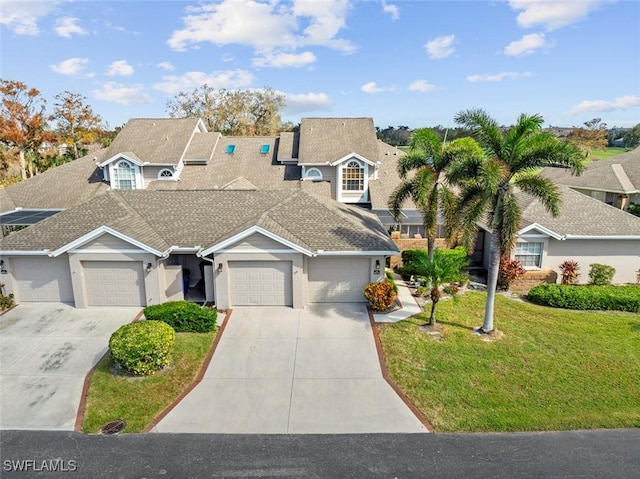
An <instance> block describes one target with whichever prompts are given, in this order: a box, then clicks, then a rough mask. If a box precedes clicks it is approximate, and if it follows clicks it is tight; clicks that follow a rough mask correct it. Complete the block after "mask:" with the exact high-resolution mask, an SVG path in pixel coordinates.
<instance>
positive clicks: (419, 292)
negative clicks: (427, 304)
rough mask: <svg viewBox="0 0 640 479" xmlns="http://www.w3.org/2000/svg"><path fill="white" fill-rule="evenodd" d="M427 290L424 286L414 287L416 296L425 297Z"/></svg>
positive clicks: (427, 293)
mask: <svg viewBox="0 0 640 479" xmlns="http://www.w3.org/2000/svg"><path fill="white" fill-rule="evenodd" d="M429 292H430V290H429V288H427V287H426V286H419V287H418V288H416V296H418V297H420V298H426V297H427V296H428V295H429Z"/></svg>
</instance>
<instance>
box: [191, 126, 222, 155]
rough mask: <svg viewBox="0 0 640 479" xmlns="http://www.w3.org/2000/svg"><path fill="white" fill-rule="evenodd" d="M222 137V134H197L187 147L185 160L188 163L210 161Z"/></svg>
mask: <svg viewBox="0 0 640 479" xmlns="http://www.w3.org/2000/svg"><path fill="white" fill-rule="evenodd" d="M220 137H221V135H220V133H200V132H198V133H195V134H194V135H193V138H191V142H190V143H189V146H188V147H187V152H186V153H185V154H184V159H185V160H187V161H188V160H192V161H193V160H200V161H203V160H204V161H209V160H210V159H211V155H213V149H214V148H215V146H216V142H217V141H218V140H219V139H220Z"/></svg>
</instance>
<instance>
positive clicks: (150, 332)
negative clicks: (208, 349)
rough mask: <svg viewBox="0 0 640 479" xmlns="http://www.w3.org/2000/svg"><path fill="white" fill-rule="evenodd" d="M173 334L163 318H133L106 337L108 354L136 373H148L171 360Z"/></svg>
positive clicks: (174, 335)
mask: <svg viewBox="0 0 640 479" xmlns="http://www.w3.org/2000/svg"><path fill="white" fill-rule="evenodd" d="M175 338H176V333H175V331H174V330H173V328H172V327H171V326H169V325H168V324H166V323H163V322H162V321H149V320H146V321H136V322H135V323H130V324H125V325H124V326H121V327H120V328H118V329H117V330H116V332H115V333H113V334H112V335H111V338H110V339H109V349H111V357H112V358H113V360H114V361H115V362H116V363H117V364H118V365H120V366H121V367H122V368H123V369H125V370H126V371H128V372H130V373H131V374H135V375H136V376H147V375H149V374H153V373H154V372H155V371H157V370H159V369H162V368H164V367H165V366H167V365H168V364H169V361H170V360H171V354H172V352H173V347H174V343H175Z"/></svg>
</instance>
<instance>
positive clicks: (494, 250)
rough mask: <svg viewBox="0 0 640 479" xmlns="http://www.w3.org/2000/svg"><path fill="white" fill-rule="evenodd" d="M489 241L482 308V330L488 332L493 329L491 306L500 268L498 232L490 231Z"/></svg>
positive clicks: (493, 302)
mask: <svg viewBox="0 0 640 479" xmlns="http://www.w3.org/2000/svg"><path fill="white" fill-rule="evenodd" d="M489 238H490V240H489V241H490V242H489V251H490V252H489V255H490V256H489V258H490V259H489V271H488V275H487V303H486V305H485V308H484V322H483V323H482V331H483V332H485V333H489V332H491V331H493V308H494V304H495V299H496V287H497V286H498V271H499V269H500V245H499V244H498V234H497V232H496V231H492V232H491V234H490V236H489Z"/></svg>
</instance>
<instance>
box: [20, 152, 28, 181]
mask: <svg viewBox="0 0 640 479" xmlns="http://www.w3.org/2000/svg"><path fill="white" fill-rule="evenodd" d="M19 154H20V173H21V174H22V179H23V180H26V179H27V159H26V158H25V156H24V150H20V153H19Z"/></svg>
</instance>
